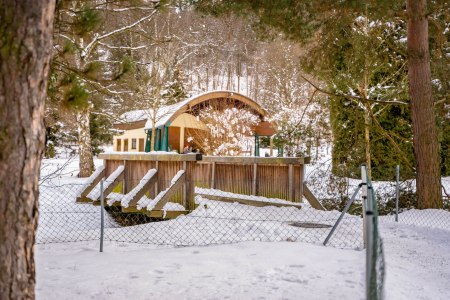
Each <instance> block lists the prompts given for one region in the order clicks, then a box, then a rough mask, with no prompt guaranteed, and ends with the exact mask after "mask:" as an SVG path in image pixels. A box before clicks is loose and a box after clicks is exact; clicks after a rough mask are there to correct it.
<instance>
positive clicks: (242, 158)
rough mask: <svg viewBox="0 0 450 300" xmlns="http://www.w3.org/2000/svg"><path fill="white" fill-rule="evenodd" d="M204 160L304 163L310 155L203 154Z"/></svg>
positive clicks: (282, 163)
mask: <svg viewBox="0 0 450 300" xmlns="http://www.w3.org/2000/svg"><path fill="white" fill-rule="evenodd" d="M202 161H203V162H211V163H212V162H216V163H228V164H258V165H289V164H293V165H303V164H308V163H309V161H310V158H309V157H254V156H203V157H202Z"/></svg>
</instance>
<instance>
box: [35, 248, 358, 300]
mask: <svg viewBox="0 0 450 300" xmlns="http://www.w3.org/2000/svg"><path fill="white" fill-rule="evenodd" d="M91 245H92V244H91ZM122 246H123V245H122ZM59 247H63V248H62V249H61V248H60V249H56V247H54V245H53V246H50V245H47V246H45V247H42V246H39V247H38V253H37V257H38V267H37V274H38V286H37V294H38V299H48V300H51V299H90V298H95V299H137V300H138V299H302V298H303V299H330V298H337V297H339V298H340V299H345V297H346V295H352V299H361V298H362V296H363V289H362V284H361V282H362V280H363V279H362V278H363V257H364V255H363V252H359V251H353V250H336V249H335V248H325V247H320V246H313V245H310V244H303V243H287V242H285V243H258V242H247V243H240V244H232V245H222V246H210V247H189V248H169V249H164V248H158V249H151V250H150V249H149V248H144V247H139V246H137V245H131V246H130V245H127V246H124V247H120V246H119V245H116V246H115V245H114V244H107V245H106V252H105V253H103V254H101V253H98V252H96V250H94V249H92V248H91V247H90V248H84V249H81V250H73V249H74V247H70V246H67V247H64V246H63V245H59ZM77 248H78V247H77ZM79 249H80V248H79ZM337 256H338V257H337ZM306 296H307V297H306Z"/></svg>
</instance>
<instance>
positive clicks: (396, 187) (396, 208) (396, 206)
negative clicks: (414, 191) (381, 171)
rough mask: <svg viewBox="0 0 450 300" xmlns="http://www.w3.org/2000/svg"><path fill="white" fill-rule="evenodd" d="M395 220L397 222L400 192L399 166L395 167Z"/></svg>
mask: <svg viewBox="0 0 450 300" xmlns="http://www.w3.org/2000/svg"><path fill="white" fill-rule="evenodd" d="M395 180H396V185H395V222H398V198H399V192H400V166H399V165H397V166H396V167H395Z"/></svg>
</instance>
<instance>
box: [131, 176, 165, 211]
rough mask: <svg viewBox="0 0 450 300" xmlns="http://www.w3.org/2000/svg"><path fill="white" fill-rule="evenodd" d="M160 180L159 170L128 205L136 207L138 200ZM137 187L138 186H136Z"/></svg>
mask: <svg viewBox="0 0 450 300" xmlns="http://www.w3.org/2000/svg"><path fill="white" fill-rule="evenodd" d="M157 181H158V171H156V173H155V174H153V176H152V177H151V178H150V179H149V180H148V181H147V183H146V184H145V185H144V186H142V188H141V189H140V190H138V191H137V193H136V194H135V195H134V197H133V199H131V200H130V202H129V203H128V207H134V206H136V204H137V203H138V201H139V200H140V199H141V198H142V197H143V196H144V195H145V193H146V192H147V191H148V190H149V189H150V187H151V186H152V185H153V184H155V183H156V182H157ZM135 189H136V188H135Z"/></svg>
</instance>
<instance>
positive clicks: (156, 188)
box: [155, 161, 159, 197]
mask: <svg viewBox="0 0 450 300" xmlns="http://www.w3.org/2000/svg"><path fill="white" fill-rule="evenodd" d="M155 163H156V166H155V169H156V171H159V170H158V165H159V163H158V161H155ZM158 193H159V187H158V180H156V182H155V197H156V195H158Z"/></svg>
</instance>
